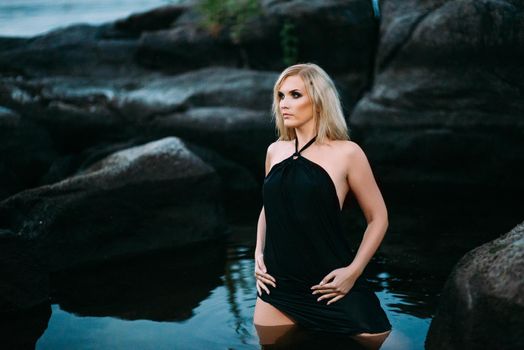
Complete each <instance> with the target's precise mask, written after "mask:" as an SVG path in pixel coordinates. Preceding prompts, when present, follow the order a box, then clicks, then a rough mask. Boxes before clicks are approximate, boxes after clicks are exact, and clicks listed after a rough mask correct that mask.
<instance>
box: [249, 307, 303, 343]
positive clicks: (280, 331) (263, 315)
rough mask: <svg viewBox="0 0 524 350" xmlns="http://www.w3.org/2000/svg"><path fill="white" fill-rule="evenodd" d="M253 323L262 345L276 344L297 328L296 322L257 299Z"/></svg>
mask: <svg viewBox="0 0 524 350" xmlns="http://www.w3.org/2000/svg"><path fill="white" fill-rule="evenodd" d="M253 323H254V324H255V329H256V330H257V334H258V337H259V339H260V344H261V345H269V344H274V343H275V342H276V341H277V340H278V338H280V337H282V336H283V335H284V334H286V333H287V332H289V331H291V330H292V329H294V328H295V327H296V323H295V321H293V319H291V318H290V317H289V316H287V315H286V314H284V313H282V312H281V311H280V310H278V309H277V308H275V307H274V306H273V305H271V304H269V303H266V302H265V301H263V300H262V299H260V298H257V301H256V304H255V313H254V316H253Z"/></svg>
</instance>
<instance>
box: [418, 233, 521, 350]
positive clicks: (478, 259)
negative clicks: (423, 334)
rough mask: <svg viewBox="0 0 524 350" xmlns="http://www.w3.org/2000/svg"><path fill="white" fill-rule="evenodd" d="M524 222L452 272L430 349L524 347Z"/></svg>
mask: <svg viewBox="0 0 524 350" xmlns="http://www.w3.org/2000/svg"><path fill="white" fill-rule="evenodd" d="M522 276H524V223H521V224H519V225H517V226H516V227H515V228H513V230H511V231H510V232H509V233H507V234H505V235H503V236H502V237H500V238H498V239H496V240H494V241H491V242H489V243H486V244H484V245H482V246H480V247H477V248H475V249H473V250H472V251H470V252H468V253H467V254H466V255H465V256H464V257H463V258H462V259H461V260H460V261H459V262H458V263H457V265H456V266H455V268H454V269H453V271H452V272H451V274H450V276H449V277H448V280H447V282H446V285H445V286H444V289H443V291H442V295H441V297H440V302H439V306H438V310H437V313H436V315H435V317H434V319H433V320H432V322H431V325H430V328H429V332H428V335H427V338H426V349H428V350H431V349H505V350H508V349H522V348H523V347H524V279H523V278H522Z"/></svg>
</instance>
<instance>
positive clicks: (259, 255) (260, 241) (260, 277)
mask: <svg viewBox="0 0 524 350" xmlns="http://www.w3.org/2000/svg"><path fill="white" fill-rule="evenodd" d="M273 145H274V143H272V144H271V145H269V147H268V148H267V153H266V176H267V174H268V173H269V170H270V169H271V149H272V146H273ZM265 244H266V214H265V211H264V206H262V210H261V211H260V215H259V217H258V224H257V243H256V246H255V276H256V279H257V283H256V287H257V290H258V293H259V294H260V295H261V294H262V290H261V289H264V290H265V291H266V293H268V294H269V293H270V292H269V289H268V288H267V286H266V284H270V285H272V286H273V287H276V280H275V278H274V277H273V276H271V275H270V274H268V273H267V269H266V265H265V263H264V254H263V252H264V246H265Z"/></svg>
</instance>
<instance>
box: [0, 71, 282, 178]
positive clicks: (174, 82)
mask: <svg viewBox="0 0 524 350" xmlns="http://www.w3.org/2000/svg"><path fill="white" fill-rule="evenodd" d="M276 78H277V74H276V73H274V72H256V71H250V70H242V69H231V68H224V67H209V68H205V69H201V70H198V71H192V72H187V73H184V74H180V75H177V76H170V77H167V76H158V75H151V76H148V78H147V79H145V78H144V79H134V78H130V79H124V78H122V79H111V80H106V79H100V78H85V77H84V78H81V77H52V78H44V79H33V80H24V79H5V80H3V81H2V82H1V83H0V104H5V105H8V106H10V107H11V108H13V109H14V110H18V111H20V113H25V115H27V118H28V119H30V120H32V121H33V122H35V123H38V124H39V125H43V126H44V127H45V128H46V129H47V130H48V132H49V134H50V135H51V137H52V139H53V141H54V144H55V145H57V147H58V148H59V150H60V156H56V155H55V157H54V161H53V162H52V164H51V165H49V163H48V168H47V169H45V170H42V171H40V172H38V173H35V172H33V174H35V175H36V174H38V175H39V176H40V183H51V182H56V181H59V180H61V179H63V178H64V176H70V175H72V174H74V172H75V169H77V168H78V167H85V166H88V165H89V162H90V161H92V160H93V159H100V158H101V156H105V155H107V154H108V151H102V150H103V149H106V150H111V149H115V148H116V149H121V148H122V147H120V146H118V145H123V146H126V145H127V146H129V145H136V144H139V143H144V142H148V141H150V140H155V139H158V138H162V137H166V136H178V137H181V138H183V139H187V140H189V141H191V142H192V143H194V144H197V145H200V146H201V147H204V148H208V149H213V150H215V151H217V152H218V153H221V154H222V157H225V158H229V157H232V158H231V160H234V161H236V162H238V163H239V165H240V166H241V167H245V168H247V169H249V170H250V171H252V173H253V174H255V173H256V174H259V173H260V174H261V173H262V171H263V163H264V158H263V157H264V156H265V154H264V153H265V152H264V151H265V148H266V147H267V144H268V143H270V142H271V141H272V140H274V138H275V131H274V126H273V123H272V121H271V116H270V112H269V108H270V105H271V102H272V101H271V96H272V88H273V84H274V81H275V80H276ZM14 140H16V139H14ZM20 141H22V139H20ZM112 145H114V146H112ZM71 150H73V152H71ZM71 153H73V154H71ZM229 175H233V174H229ZM232 177H235V176H232ZM226 183H231V182H226Z"/></svg>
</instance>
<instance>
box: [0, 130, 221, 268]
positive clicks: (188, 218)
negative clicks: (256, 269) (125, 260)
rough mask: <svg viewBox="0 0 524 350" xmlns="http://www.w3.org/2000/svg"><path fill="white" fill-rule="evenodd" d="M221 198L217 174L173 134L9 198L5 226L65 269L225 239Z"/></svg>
mask: <svg viewBox="0 0 524 350" xmlns="http://www.w3.org/2000/svg"><path fill="white" fill-rule="evenodd" d="M220 195H221V193H220V190H219V180H218V178H217V175H216V173H215V171H214V170H213V169H212V168H211V167H209V166H208V165H206V164H205V163H204V162H203V161H202V160H201V159H200V158H198V157H196V156H195V155H194V154H193V153H191V152H190V151H188V150H187V149H186V148H185V146H184V143H183V142H182V141H180V140H179V139H177V138H173V137H171V138H165V139H162V140H159V141H156V142H151V143H148V144H146V145H143V146H139V147H133V148H130V149H127V150H123V151H120V152H117V153H115V154H113V155H111V156H109V157H106V158H104V159H103V160H101V161H99V162H97V163H95V164H93V165H92V166H91V167H89V168H87V169H86V170H85V171H84V172H83V173H81V174H78V175H77V176H74V177H71V178H68V179H66V180H63V181H61V182H59V183H55V184H53V185H48V186H42V187H39V188H36V189H33V190H27V191H24V192H21V193H19V194H17V195H15V196H12V197H10V198H9V199H7V200H5V201H3V202H2V203H0V216H1V217H2V218H4V220H2V227H0V229H2V230H4V231H6V232H10V234H11V235H15V236H18V237H21V238H23V239H26V240H31V241H33V250H34V251H33V255H34V257H35V258H40V259H41V261H43V262H45V266H46V269H47V270H59V269H64V268H68V267H72V266H76V265H81V264H85V263H92V262H98V261H104V260H111V259H115V258H118V257H124V256H132V255H137V254H140V253H144V252H148V251H154V250H156V249H161V248H169V247H178V246H184V245H187V244H189V243H197V242H202V241H207V240H210V239H216V238H218V237H221V236H223V235H224V228H225V226H224V222H223V218H222V214H221V210H222V209H221V198H220Z"/></svg>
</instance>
